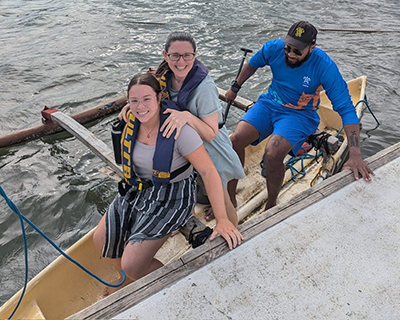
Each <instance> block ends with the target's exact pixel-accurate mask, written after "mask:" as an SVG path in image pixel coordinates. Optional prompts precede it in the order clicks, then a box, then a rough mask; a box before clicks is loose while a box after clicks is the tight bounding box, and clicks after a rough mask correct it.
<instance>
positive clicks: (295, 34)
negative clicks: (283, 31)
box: [284, 21, 318, 50]
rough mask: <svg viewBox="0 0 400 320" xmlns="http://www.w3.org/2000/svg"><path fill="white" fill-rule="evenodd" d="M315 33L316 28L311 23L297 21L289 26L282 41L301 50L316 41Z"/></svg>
mask: <svg viewBox="0 0 400 320" xmlns="http://www.w3.org/2000/svg"><path fill="white" fill-rule="evenodd" d="M317 33H318V31H317V29H316V28H315V27H314V26H313V25H312V24H311V23H308V22H307V21H299V22H296V23H294V24H293V25H292V26H291V27H290V29H289V31H288V34H287V36H286V37H285V40H284V42H285V43H287V44H290V45H292V46H293V47H296V48H297V49H299V50H303V49H304V48H305V47H307V46H309V45H310V44H314V43H315V42H316V41H317Z"/></svg>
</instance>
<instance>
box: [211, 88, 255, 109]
mask: <svg viewBox="0 0 400 320" xmlns="http://www.w3.org/2000/svg"><path fill="white" fill-rule="evenodd" d="M225 92H226V90H224V89H221V88H218V95H219V98H220V100H222V101H225ZM232 105H233V106H235V107H236V108H239V109H241V110H243V111H247V110H248V109H249V108H251V107H252V106H253V105H254V102H253V101H250V100H248V99H245V98H242V97H239V96H237V97H236V99H235V101H233V103H232Z"/></svg>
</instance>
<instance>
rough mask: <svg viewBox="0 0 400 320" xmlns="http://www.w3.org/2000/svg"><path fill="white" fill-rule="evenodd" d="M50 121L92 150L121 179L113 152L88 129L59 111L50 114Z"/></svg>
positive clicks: (119, 167)
mask: <svg viewBox="0 0 400 320" xmlns="http://www.w3.org/2000/svg"><path fill="white" fill-rule="evenodd" d="M51 119H52V120H53V121H55V122H57V123H58V124H59V125H60V126H61V127H63V128H64V129H65V130H67V131H68V132H69V133H71V134H72V135H73V136H74V137H76V138H77V139H79V140H80V141H81V142H82V143H83V144H84V145H85V146H87V147H88V148H89V149H90V150H92V152H93V153H94V154H95V155H96V156H98V157H99V158H100V159H101V160H103V161H104V162H105V163H106V164H107V165H108V166H109V167H111V168H112V169H113V170H114V171H115V172H116V173H117V174H118V176H119V177H120V178H121V179H122V178H123V177H124V174H123V172H122V170H121V166H119V165H117V164H116V163H115V160H114V153H113V151H112V150H110V149H109V148H108V146H107V145H106V144H105V143H104V142H103V141H101V140H100V139H98V138H97V137H96V136H95V135H94V134H93V133H91V132H90V131H89V130H88V129H86V128H85V127H84V126H82V125H81V124H80V123H79V122H77V121H76V120H74V119H72V118H71V117H70V116H68V115H66V114H65V113H63V112H61V111H57V112H54V113H52V114H51Z"/></svg>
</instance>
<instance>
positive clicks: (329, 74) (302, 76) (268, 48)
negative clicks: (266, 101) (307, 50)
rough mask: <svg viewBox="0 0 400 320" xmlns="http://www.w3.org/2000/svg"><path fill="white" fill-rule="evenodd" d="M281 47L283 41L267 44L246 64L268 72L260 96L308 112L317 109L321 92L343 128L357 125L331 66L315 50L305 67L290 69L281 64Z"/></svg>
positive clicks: (346, 93) (345, 89) (343, 84)
mask: <svg viewBox="0 0 400 320" xmlns="http://www.w3.org/2000/svg"><path fill="white" fill-rule="evenodd" d="M284 45H285V43H284V42H283V39H276V40H271V41H268V42H267V43H265V44H264V46H263V47H262V48H261V49H260V50H259V51H258V52H257V53H256V54H255V55H254V56H253V57H252V58H251V59H250V61H249V63H250V65H251V66H252V67H254V68H262V67H264V66H267V65H268V66H270V68H271V71H272V75H273V77H272V83H271V85H270V87H269V89H268V92H267V93H264V94H265V95H267V96H269V98H271V99H272V100H274V101H275V102H276V103H278V104H279V105H282V106H284V107H290V108H293V109H297V110H310V111H311V110H317V109H318V106H319V103H320V91H321V90H323V89H324V90H325V91H326V94H327V96H328V98H329V99H330V100H331V102H332V105H333V110H335V111H337V112H338V113H339V115H340V116H341V117H342V121H343V125H345V124H358V123H359V120H358V118H357V114H356V112H355V108H354V106H353V103H352V101H351V98H350V94H349V90H348V87H347V83H346V82H345V81H344V79H343V77H342V75H341V74H340V72H339V69H338V67H337V66H336V64H335V62H333V60H332V59H331V58H329V56H328V55H327V54H326V53H325V52H324V51H323V50H321V49H319V48H317V47H316V48H314V50H313V51H312V53H311V55H310V57H309V58H308V60H307V61H306V62H305V63H303V64H302V65H301V66H300V67H297V68H290V67H288V66H287V65H286V64H285V54H284V49H283V47H284Z"/></svg>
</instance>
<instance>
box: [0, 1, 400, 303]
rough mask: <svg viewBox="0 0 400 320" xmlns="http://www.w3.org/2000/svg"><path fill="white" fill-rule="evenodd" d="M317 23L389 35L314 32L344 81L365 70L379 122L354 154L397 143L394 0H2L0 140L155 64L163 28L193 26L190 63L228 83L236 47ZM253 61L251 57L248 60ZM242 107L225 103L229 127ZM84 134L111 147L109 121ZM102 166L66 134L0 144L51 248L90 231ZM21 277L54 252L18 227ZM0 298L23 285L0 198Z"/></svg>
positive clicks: (93, 101)
mask: <svg viewBox="0 0 400 320" xmlns="http://www.w3.org/2000/svg"><path fill="white" fill-rule="evenodd" d="M304 19H306V20H309V21H310V22H312V23H313V24H314V25H316V26H317V27H319V28H331V29H344V30H345V29H358V30H383V31H395V32H379V33H365V32H349V31H347V32H338V31H336V32H333V31H320V33H319V35H318V41H317V42H318V45H319V46H320V47H321V48H323V49H324V50H326V51H327V53H328V54H329V55H330V56H331V57H332V58H333V59H334V60H335V61H336V62H337V64H338V66H339V68H340V70H341V72H342V74H343V76H344V78H345V79H346V80H349V79H352V78H355V77H358V76H360V75H366V76H367V77H368V84H367V94H368V101H369V103H370V105H371V107H372V109H373V111H374V113H375V115H376V117H377V118H378V119H379V120H380V122H381V126H380V127H379V128H378V129H377V130H375V131H373V132H371V133H368V134H367V132H366V131H367V130H368V129H372V128H374V127H375V122H374V120H373V118H372V117H371V115H370V114H368V113H365V115H364V118H363V130H362V139H363V140H362V154H363V156H364V157H368V156H371V155H373V154H374V153H376V152H377V151H379V150H382V149H384V148H386V147H388V146H390V145H392V144H394V143H396V142H398V141H400V117H399V115H398V106H399V105H400V97H399V89H398V88H399V86H400V80H399V76H398V75H399V74H400V63H399V62H400V61H399V55H398V52H399V50H400V44H399V40H398V39H399V38H398V37H399V33H400V32H399V27H398V22H399V20H400V10H399V7H398V1H397V0H387V1H384V2H382V1H378V0H361V1H347V0H342V1H336V2H333V3H331V4H327V5H323V4H322V3H316V2H315V1H310V0H305V1H303V2H301V4H300V3H298V2H293V1H287V0H286V1H277V0H264V1H262V0H258V1H257V0H248V1H245V2H244V1H236V0H225V1H218V0H217V1H212V2H211V1H188V0H185V1H182V0H174V1H172V0H167V1H159V0H152V1H144V0H141V1H140V0H139V1H128V0H126V1H121V0H108V1H96V0H73V1H68V2H67V1H58V0H36V1H23V0H2V1H1V4H0V29H1V30H2V32H1V35H0V72H1V77H0V93H1V100H2V103H1V105H0V117H1V121H0V122H1V123H0V135H1V134H6V133H8V132H11V131H12V130H17V129H22V128H25V127H30V126H33V125H37V124H39V123H40V111H41V110H42V109H43V107H44V106H45V105H47V106H51V107H55V108H57V109H59V110H62V111H65V112H66V113H77V112H79V111H82V110H84V109H87V108H90V107H93V106H95V105H97V104H98V103H101V102H103V101H105V100H108V99H111V98H113V97H115V96H117V95H120V94H122V93H124V91H125V88H126V86H127V83H128V81H129V79H130V78H131V77H132V75H133V74H135V73H137V72H139V71H141V72H142V71H146V70H147V69H148V68H149V67H153V68H156V67H157V65H158V63H159V62H160V60H161V57H162V56H161V52H162V48H163V44H164V41H165V39H166V37H167V35H168V34H169V33H170V32H172V31H176V30H185V31H189V32H191V33H192V34H193V35H194V37H195V39H196V40H197V44H198V51H199V58H200V60H202V61H203V62H204V63H205V64H206V66H207V67H208V68H209V69H210V73H211V75H212V76H213V78H214V79H215V81H216V83H217V85H218V86H219V87H222V88H227V87H228V85H229V83H230V81H231V80H232V79H233V78H234V76H235V75H236V72H237V68H238V66H239V63H240V59H241V56H242V53H241V51H240V48H241V47H247V48H250V49H252V50H253V51H256V50H258V49H259V48H260V47H261V45H262V44H263V43H264V42H265V41H267V40H269V39H273V38H276V37H283V36H284V35H285V34H286V32H287V29H288V28H289V27H290V25H291V24H292V23H293V22H295V21H297V20H304ZM250 56H251V55H250ZM270 78H271V74H270V72H269V70H268V69H267V68H266V69H265V70H258V71H257V73H256V74H255V75H254V76H253V78H251V79H250V80H249V81H248V82H247V83H246V84H245V86H244V88H243V89H242V90H241V92H240V94H241V95H242V96H244V97H246V98H248V99H250V100H255V99H256V98H257V96H258V95H259V94H260V93H261V92H263V91H265V90H266V88H267V86H268V84H269V81H270ZM240 115H241V111H237V110H234V109H231V112H230V118H229V123H228V124H229V128H230V130H232V129H233V128H234V125H235V123H236V122H237V119H238V117H239V116H240ZM112 119H113V117H112V116H110V117H108V118H105V119H102V120H100V121H98V122H96V123H95V124H94V125H93V126H91V127H90V130H91V131H92V132H94V133H95V134H96V135H97V136H99V137H100V138H101V139H102V140H104V141H106V143H107V144H109V146H110V147H111V142H110V139H109V137H110V135H109V129H110V122H111V121H112ZM102 167H103V164H102V163H101V161H100V160H99V159H97V158H96V157H95V156H94V155H92V153H91V152H90V151H89V150H88V149H87V148H86V147H84V146H83V145H82V144H81V143H80V142H79V141H77V140H76V139H75V138H72V137H70V136H68V135H67V134H57V135H54V136H50V137H44V138H42V139H39V140H35V141H31V142H28V143H24V144H21V145H17V146H12V147H8V148H2V149H0V185H1V186H2V187H3V188H4V189H5V191H6V192H7V194H8V196H9V197H10V198H11V199H12V200H13V201H14V202H15V203H16V205H17V206H18V207H19V209H20V210H21V212H22V213H24V214H25V215H26V216H27V217H28V218H29V219H30V220H32V221H33V222H34V223H35V224H36V225H37V226H38V227H39V228H40V229H42V230H43V231H44V232H45V233H46V234H47V235H48V236H49V237H50V238H51V239H53V240H54V241H55V242H56V243H57V244H58V245H60V246H61V248H63V249H66V248H68V247H69V246H70V245H71V244H72V243H74V242H75V241H76V240H77V239H78V238H80V237H81V236H82V235H83V234H85V233H86V232H87V231H88V230H90V229H91V228H93V227H94V226H95V225H96V224H97V222H98V221H99V219H100V215H99V213H98V212H99V211H104V209H105V208H106V207H107V205H108V204H109V203H110V202H111V200H112V199H113V197H114V195H115V191H116V184H115V182H113V181H111V179H109V178H107V177H105V176H104V175H103V174H102V173H99V171H98V170H99V169H101V168H102ZM27 233H28V243H29V261H30V270H29V277H30V278H32V277H33V276H34V275H35V274H37V273H38V272H39V271H40V270H42V269H43V268H44V267H45V266H46V265H47V264H49V263H50V262H51V261H52V260H53V259H54V258H55V257H56V256H57V255H58V254H57V252H56V251H55V250H54V249H53V248H52V247H50V246H49V244H48V243H47V242H46V241H45V240H44V239H43V238H42V237H41V236H39V235H38V234H37V233H36V232H35V231H33V229H32V228H30V227H28V228H27ZM0 257H1V264H0V279H1V285H0V303H1V304H3V303H4V302H5V301H6V300H7V299H8V298H9V297H10V296H11V295H12V294H14V293H15V292H16V291H17V290H18V289H20V288H21V287H22V286H23V279H24V259H23V244H22V236H21V229H20V224H19V220H18V217H17V216H16V214H14V213H12V212H11V211H10V210H9V209H8V207H7V206H6V203H5V201H4V200H0Z"/></svg>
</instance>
